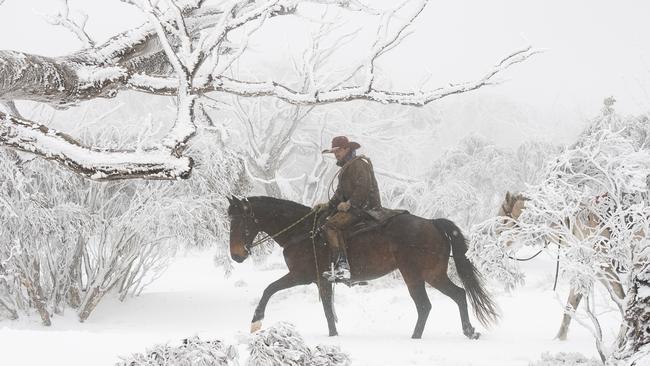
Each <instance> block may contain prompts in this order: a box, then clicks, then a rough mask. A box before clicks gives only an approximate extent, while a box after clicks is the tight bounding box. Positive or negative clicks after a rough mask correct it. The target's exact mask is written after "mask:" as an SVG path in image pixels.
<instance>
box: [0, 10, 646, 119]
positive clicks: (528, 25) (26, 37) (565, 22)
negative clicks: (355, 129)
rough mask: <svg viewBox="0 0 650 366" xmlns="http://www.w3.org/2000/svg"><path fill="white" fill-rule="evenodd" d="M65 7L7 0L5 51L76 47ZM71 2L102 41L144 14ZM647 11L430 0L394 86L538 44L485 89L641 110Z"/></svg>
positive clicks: (560, 105)
mask: <svg viewBox="0 0 650 366" xmlns="http://www.w3.org/2000/svg"><path fill="white" fill-rule="evenodd" d="M58 3H59V2H58V1H54V0H6V1H5V3H4V4H3V5H1V6H0V34H1V35H2V36H0V49H13V50H19V51H25V52H32V53H38V54H43V55H63V54H66V53H68V52H70V51H73V50H75V49H77V48H78V47H79V46H80V44H79V42H78V41H77V40H76V39H75V38H74V36H72V35H71V34H70V33H69V32H68V31H66V30H64V29H62V28H60V27H53V26H51V25H49V24H47V23H46V22H45V21H44V20H43V19H42V17H41V16H40V15H39V13H48V12H49V13H51V12H53V11H54V10H55V9H56V8H57V6H58ZM70 4H71V7H72V8H73V9H81V10H83V11H85V12H86V13H88V15H89V16H90V18H89V21H88V30H89V33H91V34H92V35H93V36H94V37H95V38H96V39H98V40H100V41H101V40H104V39H106V38H107V37H109V36H110V35H112V34H115V33H117V32H119V31H121V30H124V29H127V28H129V27H132V26H135V25H138V24H139V23H140V22H141V19H142V18H141V15H140V14H139V12H138V10H136V9H135V8H134V7H132V6H129V5H124V4H123V3H121V2H120V1H119V0H83V1H82V0H70ZM649 15H650V2H648V1H644V0H629V1H620V2H616V3H614V2H612V1H604V0H597V1H594V0H574V1H562V0H545V1H523V0H490V1H485V0H454V1H431V2H430V4H429V5H428V8H427V9H425V11H424V13H423V14H422V16H421V18H420V19H419V20H418V22H417V23H416V24H415V26H414V33H413V34H412V36H411V37H410V38H408V39H407V40H406V41H405V42H404V43H403V44H402V45H401V46H400V48H398V49H396V50H394V51H393V53H392V54H390V55H389V56H388V57H387V58H386V59H384V60H383V63H382V64H381V65H382V69H383V70H384V71H386V72H387V73H388V75H390V77H391V80H392V82H393V85H394V86H395V87H401V88H409V87H414V86H416V85H417V84H418V82H420V81H421V80H423V79H425V78H427V76H428V75H429V76H430V77H431V81H430V83H429V85H430V86H439V85H441V84H444V83H446V82H460V81H464V80H468V79H470V78H472V77H477V76H479V75H481V73H482V72H483V71H484V70H486V69H487V68H488V67H489V66H490V65H492V64H494V63H495V62H496V61H498V60H500V59H501V58H502V57H503V56H505V55H507V54H508V53H509V52H511V51H513V50H516V49H517V48H519V47H521V46H522V45H526V44H532V45H533V46H534V47H537V48H544V49H547V51H546V52H545V53H543V54H541V55H538V56H535V57H534V59H531V60H530V61H528V62H527V63H525V64H520V65H517V66H515V67H514V68H513V69H512V70H511V71H510V72H508V73H507V74H506V75H505V79H506V80H505V83H504V84H502V85H500V86H497V87H492V88H490V89H489V90H485V91H482V92H480V93H478V95H488V96H490V98H495V97H496V98H497V99H501V100H507V101H508V102H509V103H515V104H517V105H520V106H523V108H526V109H530V110H534V111H537V112H539V113H542V114H543V115H544V116H552V118H553V119H554V121H552V122H553V127H554V128H555V127H557V126H558V125H561V124H563V123H572V124H576V123H583V122H584V120H585V119H587V118H591V117H593V116H594V115H595V114H596V113H597V112H598V110H599V109H600V107H601V105H602V100H603V98H604V97H607V96H610V95H613V96H614V97H616V99H617V100H618V103H617V104H616V107H617V109H618V110H619V111H621V112H624V113H630V114H636V113H640V112H645V111H648V110H650V31H649V30H648V16H649ZM275 28H276V29H278V32H282V31H284V32H285V33H286V34H285V35H283V36H282V37H281V39H283V40H286V39H287V37H289V35H290V34H291V29H289V28H288V27H284V28H282V27H275ZM278 38H280V37H278ZM454 98H456V100H452V103H462V101H463V99H458V98H466V97H465V96H463V97H454ZM452 99H453V98H452ZM446 103H449V102H446ZM443 105H444V104H443ZM545 118H546V120H548V118H547V117H545ZM543 119H544V118H543ZM541 123H542V124H543V123H544V122H541ZM540 127H541V128H543V127H544V126H540Z"/></svg>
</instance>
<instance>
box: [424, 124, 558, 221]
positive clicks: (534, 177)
mask: <svg viewBox="0 0 650 366" xmlns="http://www.w3.org/2000/svg"><path fill="white" fill-rule="evenodd" d="M557 150H558V148H557V147H555V146H552V145H549V144H545V143H539V142H524V143H522V144H521V145H520V146H519V147H517V149H516V150H511V149H506V148H500V147H497V146H495V145H494V144H493V143H490V142H489V141H487V140H486V139H485V138H482V137H478V136H473V135H470V136H468V137H466V138H464V139H463V140H461V141H460V143H459V144H458V145H457V146H455V147H453V148H452V149H450V150H449V151H447V152H445V153H444V154H443V156H442V157H440V158H439V159H438V160H437V161H436V162H434V164H433V165H432V167H431V168H430V169H429V171H428V172H427V174H426V177H427V179H426V190H425V191H424V192H423V194H422V195H421V196H420V198H419V199H418V202H419V206H420V207H419V208H418V210H419V211H417V212H419V213H420V214H423V215H424V216H426V217H450V218H452V219H453V220H454V221H455V222H458V223H459V224H460V225H461V227H466V228H470V227H471V226H472V225H474V224H476V223H478V222H480V221H483V220H485V219H487V218H488V217H492V216H493V215H494V212H493V211H494V209H493V207H495V206H497V205H498V202H499V201H500V200H501V195H500V193H498V192H504V191H506V190H509V189H521V188H523V187H525V186H526V184H532V183H536V182H538V181H539V180H540V175H539V172H540V168H541V167H542V166H543V162H544V160H543V159H542V157H543V156H547V155H549V154H553V152H554V151H557Z"/></svg>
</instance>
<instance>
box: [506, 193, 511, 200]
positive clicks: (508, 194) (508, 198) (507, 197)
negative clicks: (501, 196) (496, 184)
mask: <svg viewBox="0 0 650 366" xmlns="http://www.w3.org/2000/svg"><path fill="white" fill-rule="evenodd" d="M510 198H511V196H510V191H506V202H510Z"/></svg>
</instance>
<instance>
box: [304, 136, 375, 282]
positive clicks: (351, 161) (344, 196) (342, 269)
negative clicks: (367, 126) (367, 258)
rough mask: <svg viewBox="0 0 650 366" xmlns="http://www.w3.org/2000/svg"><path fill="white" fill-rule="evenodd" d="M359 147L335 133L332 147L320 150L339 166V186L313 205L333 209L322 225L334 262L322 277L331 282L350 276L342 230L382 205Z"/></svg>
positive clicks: (370, 165) (347, 278)
mask: <svg viewBox="0 0 650 366" xmlns="http://www.w3.org/2000/svg"><path fill="white" fill-rule="evenodd" d="M360 147H361V145H359V144H358V143H357V142H354V141H349V140H348V138H347V137H345V136H337V137H335V138H334V139H332V148H331V149H327V150H323V153H333V154H334V156H335V157H336V160H337V162H336V165H338V166H340V167H341V169H340V170H339V171H338V173H337V175H338V178H339V181H338V186H337V188H336V191H335V192H334V195H333V196H332V198H331V199H330V200H329V202H327V203H319V204H317V205H316V206H314V209H315V210H317V211H321V210H327V209H329V210H332V211H334V214H332V215H330V217H328V218H327V221H326V222H325V225H324V226H323V229H324V233H325V240H326V241H327V245H328V248H329V250H330V253H331V261H332V263H333V264H334V268H333V271H326V272H324V273H323V276H325V277H326V278H327V279H329V280H330V281H347V280H349V279H350V265H349V264H348V260H347V255H346V245H345V237H344V234H343V231H344V230H346V229H348V228H350V227H351V226H352V225H354V224H356V223H358V222H360V221H361V220H363V219H364V218H365V217H366V216H367V215H366V213H365V212H366V211H367V210H371V209H379V208H380V207H381V199H380V197H379V189H378V187H377V179H376V178H375V173H374V171H373V168H372V162H371V161H370V159H368V158H367V157H365V156H362V155H361V156H357V154H356V151H357V149H358V148H360Z"/></svg>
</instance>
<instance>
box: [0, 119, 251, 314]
mask: <svg viewBox="0 0 650 366" xmlns="http://www.w3.org/2000/svg"><path fill="white" fill-rule="evenodd" d="M118 132H119V131H116V130H112V129H108V130H107V131H104V132H102V133H100V135H99V136H97V135H95V136H93V135H87V134H86V133H85V132H82V133H81V135H82V136H84V138H86V139H87V140H89V141H98V142H100V143H101V144H103V145H104V146H118V145H120V144H122V143H124V142H126V143H127V145H128V143H129V142H131V143H133V140H135V139H136V138H137V134H136V136H135V137H132V138H131V140H129V138H126V137H123V136H121V135H116V134H115V133H118ZM206 133H209V132H206ZM202 141H203V143H209V144H210V145H212V144H214V137H213V136H208V138H207V139H206V138H203V137H202V136H198V137H197V138H195V139H194V140H193V141H192V145H191V147H190V148H189V154H191V155H192V156H193V157H194V159H195V161H196V162H197V168H196V174H195V177H194V179H192V180H185V181H176V182H169V181H144V180H140V181H137V180H132V181H125V180H122V181H113V182H94V181H90V180H87V179H84V178H83V177H80V176H78V175H75V174H73V173H72V172H69V171H67V170H63V169H61V168H58V167H54V169H53V167H52V166H51V165H50V164H49V163H47V162H45V161H42V160H40V159H31V160H26V159H24V157H21V155H19V154H16V153H15V152H14V151H13V150H8V149H3V150H2V151H1V152H2V154H1V155H0V166H1V168H2V169H1V171H2V173H1V174H0V192H1V194H0V197H1V198H0V202H1V205H2V209H1V210H0V218H1V219H2V221H3V225H2V227H0V237H1V238H2V239H0V314H3V315H4V316H6V317H10V318H17V317H19V316H20V314H22V313H23V312H24V311H29V310H30V309H34V310H36V311H37V312H38V314H39V316H40V317H41V319H42V321H43V323H44V324H46V325H49V324H50V323H51V317H52V315H53V314H61V313H63V312H64V311H65V309H66V308H72V309H74V311H76V312H77V313H78V315H79V319H80V320H81V321H83V320H85V319H87V318H88V316H89V315H90V314H91V313H92V311H93V310H94V309H95V307H96V306H97V304H98V303H99V302H100V301H101V300H102V299H103V298H104V297H105V296H106V295H107V294H109V293H112V294H115V296H118V297H119V298H120V299H121V300H124V299H125V298H126V297H127V296H129V295H137V294H138V293H139V292H140V291H141V290H142V289H143V288H144V287H145V286H146V285H148V284H149V283H150V282H151V281H152V280H154V279H155V278H156V277H157V276H159V275H160V274H161V273H162V271H163V270H164V269H165V268H166V266H167V264H168V263H169V261H170V260H171V258H172V257H173V253H174V251H175V250H176V248H178V247H179V245H184V246H207V245H214V244H215V243H220V244H221V245H220V246H218V247H217V259H218V260H219V261H220V262H221V263H222V264H227V263H228V262H227V261H224V260H223V258H227V254H228V250H227V247H226V245H225V243H227V240H226V237H227V234H228V227H227V226H226V225H227V222H228V221H227V219H226V208H227V205H226V202H224V201H225V200H223V199H222V196H221V194H223V193H224V192H227V193H229V194H240V193H242V192H243V191H242V190H245V189H246V187H247V185H246V184H247V183H246V180H245V178H244V179H242V177H245V176H244V174H243V166H242V164H241V160H240V159H239V158H238V157H236V156H234V155H233V154H231V153H229V151H228V150H225V149H206V148H205V147H204V146H201V145H200V143H201V142H202ZM226 269H227V267H226Z"/></svg>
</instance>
